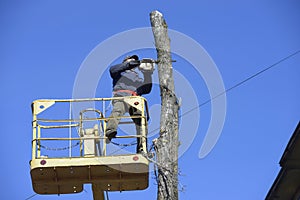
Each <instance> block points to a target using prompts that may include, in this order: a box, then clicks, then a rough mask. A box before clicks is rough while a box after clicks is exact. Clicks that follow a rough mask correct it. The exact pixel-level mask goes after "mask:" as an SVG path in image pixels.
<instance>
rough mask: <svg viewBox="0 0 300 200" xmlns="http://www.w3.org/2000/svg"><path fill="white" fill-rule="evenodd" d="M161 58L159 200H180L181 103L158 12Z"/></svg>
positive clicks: (155, 25) (157, 145)
mask: <svg viewBox="0 0 300 200" xmlns="http://www.w3.org/2000/svg"><path fill="white" fill-rule="evenodd" d="M150 21H151V26H152V31H153V35H154V40H155V46H156V50H157V58H158V64H157V65H158V67H157V68H158V76H159V85H160V95H161V116H160V117H161V118H160V136H159V138H158V139H157V140H156V141H155V143H154V144H155V150H156V156H157V163H158V165H157V180H158V194H157V200H177V199H178V162H177V159H178V109H179V108H178V103H177V98H176V95H175V87H174V79H173V72H172V59H171V50H170V39H169V37H168V27H167V24H166V22H165V20H164V18H163V15H162V14H161V13H160V12H158V11H153V12H151V13H150Z"/></svg>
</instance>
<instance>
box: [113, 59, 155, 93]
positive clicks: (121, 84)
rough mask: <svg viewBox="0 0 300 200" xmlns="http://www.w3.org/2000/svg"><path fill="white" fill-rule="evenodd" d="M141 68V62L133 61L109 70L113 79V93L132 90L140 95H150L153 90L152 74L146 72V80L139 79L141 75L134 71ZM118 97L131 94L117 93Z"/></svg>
mask: <svg viewBox="0 0 300 200" xmlns="http://www.w3.org/2000/svg"><path fill="white" fill-rule="evenodd" d="M137 66H139V62H137V61H131V62H124V63H121V64H117V65H114V66H112V67H111V68H110V69H109V72H110V76H111V77H112V79H113V91H114V92H117V91H118V90H130V91H133V92H136V93H137V94H138V95H143V94H148V93H150V92H151V89H152V77H151V75H152V73H151V72H148V73H147V72H145V73H143V74H144V78H143V79H142V78H141V77H139V74H138V73H137V72H135V71H134V70H133V69H134V68H135V67H137ZM115 95H116V96H129V95H131V94H130V93H126V92H117V93H116V94H115Z"/></svg>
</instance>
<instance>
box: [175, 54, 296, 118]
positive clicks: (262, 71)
mask: <svg viewBox="0 0 300 200" xmlns="http://www.w3.org/2000/svg"><path fill="white" fill-rule="evenodd" d="M298 53H300V50H298V51H296V52H294V53H292V54H290V55H288V56H286V57H284V58H282V59H280V60H279V61H277V62H275V63H273V64H271V65H269V66H268V67H266V68H264V69H262V70H260V71H258V72H257V73H255V74H253V75H251V76H249V77H248V78H245V79H244V80H242V81H240V82H238V83H237V84H235V85H233V86H232V87H230V88H228V89H226V90H224V91H223V92H221V93H220V94H218V95H216V96H214V97H212V98H210V99H208V100H206V101H205V102H203V103H201V104H199V105H198V106H196V107H194V108H192V109H190V110H188V111H186V112H185V113H183V114H182V115H180V116H179V117H182V116H184V115H187V114H188V113H190V112H192V111H194V110H195V109H197V108H200V107H202V106H204V105H206V104H208V103H210V102H211V101H212V100H214V99H216V98H218V97H220V96H222V95H223V94H225V93H227V92H229V91H231V90H233V89H235V88H237V87H239V86H241V85H243V84H244V83H246V82H248V81H250V80H251V79H253V78H255V77H256V76H258V75H260V74H262V73H264V72H266V71H268V70H270V69H271V68H273V67H275V66H277V65H279V64H280V63H282V62H284V61H286V60H288V59H289V58H291V57H293V56H295V55H297V54H298Z"/></svg>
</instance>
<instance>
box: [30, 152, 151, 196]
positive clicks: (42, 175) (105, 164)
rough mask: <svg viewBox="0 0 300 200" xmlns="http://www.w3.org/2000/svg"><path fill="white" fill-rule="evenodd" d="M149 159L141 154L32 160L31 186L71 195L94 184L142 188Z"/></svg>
mask: <svg viewBox="0 0 300 200" xmlns="http://www.w3.org/2000/svg"><path fill="white" fill-rule="evenodd" d="M148 165H149V163H148V160H147V159H146V158H144V157H143V156H142V155H139V154H136V155H123V156H106V157H94V158H72V159H66V158H60V159H46V158H41V159H35V160H34V161H32V162H31V178H32V184H33V189H34V191H35V192H36V193H38V194H70V193H78V192H81V191H82V190H83V184H85V183H93V184H96V185H97V187H98V188H99V189H101V190H103V191H128V190H143V189H146V188H147V187H148Z"/></svg>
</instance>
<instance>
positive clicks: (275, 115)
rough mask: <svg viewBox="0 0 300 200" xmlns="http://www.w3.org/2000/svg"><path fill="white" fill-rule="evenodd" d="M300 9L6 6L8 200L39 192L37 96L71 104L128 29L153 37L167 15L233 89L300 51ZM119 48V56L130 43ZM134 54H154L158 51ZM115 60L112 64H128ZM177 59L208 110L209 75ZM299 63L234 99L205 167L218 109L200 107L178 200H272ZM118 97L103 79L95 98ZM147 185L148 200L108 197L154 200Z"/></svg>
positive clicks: (232, 4) (256, 4)
mask: <svg viewBox="0 0 300 200" xmlns="http://www.w3.org/2000/svg"><path fill="white" fill-rule="evenodd" d="M299 9H300V3H299V2H297V1H293V0H288V1H287V0H278V1H270V0H262V1H259V0H254V1H248V0H247V1H243V2H241V1H237V0H231V1H226V2H224V1H217V0H213V1H196V0H192V1H188V0H187V1H181V0H179V1H174V2H164V1H157V0H153V1H147V2H146V1H137V0H133V1H130V2H129V1H122V2H121V1H102V2H100V1H93V0H92V1H74V0H72V1H71V0H65V1H57V0H52V1H33V0H28V1H26V2H25V1H20V0H10V1H8V0H2V1H1V2H0V27H1V29H0V44H1V45H0V58H1V59H0V66H1V67H0V81H1V84H0V90H1V91H2V98H1V103H0V110H1V112H2V117H1V130H2V144H1V152H2V156H3V157H4V158H3V159H2V161H3V162H2V166H1V169H2V170H1V177H2V181H3V183H4V186H2V192H1V194H0V197H1V199H18V200H19V199H26V198H28V197H30V196H32V195H34V194H35V193H34V191H33V190H32V186H31V180H30V173H29V171H30V168H29V160H30V159H31V137H32V134H31V120H32V118H31V109H30V104H31V102H32V101H33V100H36V99H41V98H71V97H72V92H73V87H74V82H75V79H76V75H77V74H78V70H79V69H80V66H81V65H82V63H83V61H84V60H85V59H86V58H87V56H88V55H89V54H90V52H91V51H92V50H93V49H95V48H96V46H97V45H99V44H100V43H101V42H103V41H105V40H106V39H108V38H110V37H111V36H113V35H115V34H118V33H121V32H124V31H127V30H131V29H135V28H141V27H149V26H150V21H149V13H150V12H151V11H152V10H159V11H161V12H162V13H163V15H164V17H165V19H166V21H167V24H168V26H169V28H170V29H173V30H176V31H179V32H181V33H184V34H185V35H187V36H189V37H190V38H192V39H193V40H195V41H196V42H197V43H199V44H201V45H202V47H203V48H204V49H205V50H206V51H207V53H208V54H209V55H210V57H211V58H212V59H213V61H214V63H215V64H216V66H217V68H218V70H219V73H220V75H221V77H222V79H223V82H224V85H225V88H230V87H232V86H233V85H235V84H237V83H239V82H240V81H242V80H244V79H245V78H247V77H249V76H251V75H252V74H255V73H256V72H258V71H260V70H262V69H264V68H265V67H268V66H270V65H271V64H273V63H276V62H277V61H278V60H280V59H282V58H284V57H285V56H288V55H290V54H292V53H294V52H296V51H298V50H300V38H299V35H300V27H299V25H300V13H299ZM132 42H134V41H132ZM119 45H120V48H121V46H122V43H120V44H119ZM171 45H172V41H171ZM116 48H118V47H117V46H116ZM109 51H111V49H110V50H109ZM137 53H140V54H141V55H142V56H144V57H153V56H155V51H154V50H144V51H140V52H138V51H137ZM119 56H120V58H118V59H116V60H115V61H114V62H118V61H120V59H121V56H123V55H119ZM174 57H175V58H176V59H177V60H178V61H177V62H176V63H174V68H175V69H176V70H178V71H179V72H180V73H181V74H182V75H183V76H184V77H185V78H186V79H187V80H190V84H191V87H192V88H193V89H194V90H195V92H196V97H197V101H198V102H199V103H200V104H201V103H202V102H205V101H206V100H207V99H209V98H210V97H209V93H208V91H207V87H206V86H205V82H204V80H203V79H201V76H196V75H195V73H193V70H191V69H192V68H191V67H190V64H189V63H188V62H186V60H184V59H183V58H180V57H179V56H177V57H176V55H174ZM299 63H300V55H299V54H297V55H296V56H294V57H292V58H290V59H288V60H286V61H285V62H283V63H280V64H279V65H277V66H276V67H274V68H272V69H271V70H269V71H267V72H265V73H263V74H261V75H260V76H258V77H256V78H254V79H252V80H250V81H249V82H246V83H245V84H243V85H242V86H240V87H238V88H236V89H234V90H232V91H230V92H229V93H228V94H227V107H226V108H227V112H226V118H225V124H224V127H223V130H222V133H221V136H220V138H219V140H218V142H217V144H216V146H215V147H214V148H213V150H212V151H211V152H210V153H209V154H208V155H207V156H206V157H204V158H202V159H199V156H198V153H199V149H200V146H201V144H202V143H203V138H204V136H205V134H206V131H207V129H208V126H209V122H210V118H211V107H210V104H207V105H205V106H202V107H200V111H199V112H200V113H201V117H200V121H199V128H198V130H197V132H196V135H195V138H194V140H193V141H192V143H191V145H190V146H189V148H188V149H187V150H186V151H185V152H184V154H183V155H182V156H181V157H180V159H179V167H180V171H181V174H182V175H181V176H180V177H179V179H180V184H181V185H184V186H185V187H184V191H183V192H180V199H183V200H185V199H186V200H188V199H208V200H214V199H237V200H238V199H249V200H253V199H264V197H265V196H266V194H267V192H268V190H269V188H270V187H271V185H272V183H273V181H274V180H275V177H276V176H277V173H278V172H279V169H280V168H279V164H278V162H279V159H280V157H281V155H282V153H283V151H284V149H285V146H286V144H287V142H288V141H289V138H290V136H291V134H292V133H293V131H294V129H295V128H296V125H297V123H298V121H299V116H300V114H299V110H300V109H299V108H300V104H299V100H298V99H299V93H298V91H299V85H300V79H299V73H300V68H299ZM99 67H102V68H104V69H106V67H107V66H99ZM154 76H157V74H156V73H155V74H154ZM175 82H176V80H175ZM100 88H101V89H102V88H103V90H101V89H100ZM110 88H111V83H110V80H109V76H108V74H107V73H106V74H105V75H104V76H103V77H102V78H101V80H100V81H99V85H98V89H97V95H109V94H110ZM178 93H180V91H178ZM146 97H147V98H149V101H150V102H152V104H154V103H157V102H159V98H160V96H159V91H158V89H157V87H155V88H154V90H153V91H152V93H151V94H150V95H148V96H146ZM182 99H183V101H182V102H183V106H188V105H187V104H189V100H188V97H186V96H182ZM190 106H191V105H190ZM192 106H193V105H192ZM185 108H186V107H185ZM191 115H192V114H191ZM181 123H182V126H184V125H189V123H198V122H194V121H193V120H192V119H190V118H189V115H187V116H186V117H183V118H182V119H181ZM180 134H181V137H183V138H184V137H185V135H188V134H190V133H189V130H185V131H184V132H181V133H180ZM150 177H153V174H152V175H151V176H150ZM149 185H150V186H149V188H148V189H147V190H144V191H134V192H122V193H119V192H114V193H109V196H110V199H141V198H143V199H149V200H151V199H155V198H156V185H155V182H154V180H153V179H152V178H150V183H149ZM31 199H33V200H35V199H41V200H44V199H61V200H67V199H72V200H76V199H92V192H91V190H90V188H89V186H86V187H85V191H84V192H82V193H80V194H73V195H61V196H57V195H52V196H42V195H35V196H33V197H32V198H31Z"/></svg>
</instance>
